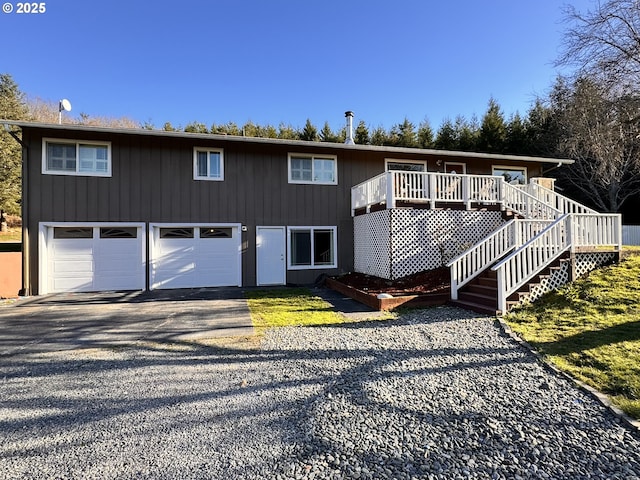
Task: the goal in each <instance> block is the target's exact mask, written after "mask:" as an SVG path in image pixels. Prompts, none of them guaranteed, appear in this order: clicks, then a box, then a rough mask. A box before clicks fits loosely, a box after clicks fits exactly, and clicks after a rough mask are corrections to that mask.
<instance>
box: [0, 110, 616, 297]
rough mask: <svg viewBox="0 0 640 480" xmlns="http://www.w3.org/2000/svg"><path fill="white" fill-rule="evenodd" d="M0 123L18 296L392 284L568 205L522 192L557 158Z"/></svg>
mask: <svg viewBox="0 0 640 480" xmlns="http://www.w3.org/2000/svg"><path fill="white" fill-rule="evenodd" d="M1 123H3V124H4V127H5V128H6V129H9V130H12V131H17V130H21V143H22V146H23V229H24V232H23V239H24V240H23V241H24V248H23V251H24V255H23V257H24V258H23V281H22V282H23V283H22V288H23V291H22V293H23V294H30V295H37V294H46V293H52V292H68V291H103V290H104V291H107V290H143V289H168V288H198V287H215V286H255V285H284V284H310V283H313V282H315V281H316V280H317V279H318V278H319V277H320V276H321V275H323V274H327V275H336V274H340V273H344V272H349V271H353V270H357V271H361V272H364V273H372V274H375V275H378V276H383V277H385V276H386V277H387V278H394V277H397V276H402V275H405V274H408V273H412V272H414V271H418V270H420V269H429V268H434V267H436V266H440V265H443V264H447V263H449V262H450V261H451V260H455V258H456V257H458V256H459V255H460V254H462V253H464V251H465V250H466V249H467V248H469V247H471V246H473V245H475V244H477V243H478V242H480V241H482V240H483V239H486V238H487V237H490V236H491V235H492V234H493V233H494V232H495V231H498V230H500V229H501V228H503V226H504V225H505V224H510V225H512V223H509V222H511V219H509V218H507V216H506V215H507V214H514V215H516V216H518V217H519V218H521V219H522V220H523V221H524V220H526V219H536V220H538V221H539V222H542V221H548V220H550V219H551V218H553V219H557V218H560V216H561V214H559V213H557V212H559V210H557V209H556V208H555V207H556V206H558V205H557V204H558V202H560V203H561V202H570V201H569V200H563V198H564V197H561V196H558V195H556V194H555V193H554V192H553V190H552V189H546V188H544V187H543V186H542V185H541V183H542V181H537V182H538V183H530V180H531V179H535V178H539V177H543V176H544V174H545V173H546V171H547V170H549V169H552V168H556V167H562V165H565V164H567V163H570V161H569V160H562V159H560V160H559V159H551V158H538V157H524V156H514V155H493V154H482V153H469V152H449V151H440V150H421V149H408V148H395V147H380V146H371V145H354V144H351V143H346V144H333V143H318V142H305V141H292V140H279V139H267V138H249V137H236V136H226V135H209V134H192V133H183V132H165V131H158V130H145V129H115V128H103V127H90V126H83V125H56V124H41V123H31V122H13V121H2V122H1ZM529 186H531V187H529ZM538 187H539V188H538ZM527 188H537V190H536V191H535V192H534V191H533V190H531V191H526V189H527ZM517 192H523V195H520V196H518V193H517ZM549 192H551V193H549ZM543 195H546V196H547V197H548V198H544V199H543V198H542V196H543ZM532 199H533V200H532ZM536 199H537V200H536ZM507 200H508V201H507ZM532 202H533V203H532ZM551 203H553V205H554V206H551ZM574 203H575V202H574ZM545 205H547V207H548V208H547V207H545ZM567 205H570V208H574V207H575V205H574V204H569V203H567ZM545 208H547V210H549V211H548V212H547V213H546V214H544V215H542V216H540V211H541V210H545ZM568 208H569V207H568ZM551 210H553V212H551ZM581 211H582V210H581ZM586 211H587V210H585V212H586ZM536 215H537V216H536ZM543 217H544V218H543ZM536 225H537V227H535V228H534V226H530V228H529V230H528V231H529V234H530V235H529V237H530V236H531V235H532V234H533V233H532V232H534V230H535V231H539V230H541V229H542V228H541V226H542V224H541V223H538V224H536ZM545 226H546V224H545ZM518 228H520V226H519V227H518ZM523 228H524V227H523ZM523 228H520V230H523ZM536 229H537V230H536ZM519 235H520V237H519V238H520V240H524V237H523V236H522V235H521V234H519ZM529 237H527V238H529ZM607 241H609V240H607ZM516 243H517V242H516ZM516 243H513V245H511V247H509V248H510V249H513V248H515V247H514V245H516ZM520 243H526V242H524V241H521V242H520ZM505 248H507V247H505ZM505 251H506V250H505ZM485 253H486V252H485ZM485 253H483V254H485ZM502 253H503V254H504V253H505V252H502ZM488 258H489V257H486V258H485V260H486V261H488ZM495 260H497V258H492V261H495ZM465 261H466V260H465ZM473 261H474V262H476V263H477V261H478V260H477V259H475V260H473ZM452 268H457V267H455V266H454V267H452ZM474 269H476V270H477V268H476V267H474ZM466 280H467V279H466V278H464V279H462V280H459V281H458V279H456V280H454V282H457V283H461V282H465V281H466Z"/></svg>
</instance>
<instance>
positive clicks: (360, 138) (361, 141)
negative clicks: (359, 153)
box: [353, 120, 371, 145]
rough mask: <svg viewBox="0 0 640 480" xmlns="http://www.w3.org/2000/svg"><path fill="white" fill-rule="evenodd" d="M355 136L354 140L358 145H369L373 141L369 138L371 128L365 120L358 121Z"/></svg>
mask: <svg viewBox="0 0 640 480" xmlns="http://www.w3.org/2000/svg"><path fill="white" fill-rule="evenodd" d="M353 137H354V138H353V141H354V142H355V143H356V144H358V145H369V143H370V142H371V139H370V138H369V129H368V128H367V126H366V125H365V123H364V121H363V120H360V121H359V122H358V126H357V127H356V131H355V132H354V134H353Z"/></svg>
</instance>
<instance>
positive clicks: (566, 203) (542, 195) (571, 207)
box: [522, 182, 598, 214]
mask: <svg viewBox="0 0 640 480" xmlns="http://www.w3.org/2000/svg"><path fill="white" fill-rule="evenodd" d="M522 188H523V189H524V190H525V191H526V192H527V193H529V194H530V195H533V196H534V197H536V198H538V199H539V200H540V201H541V202H544V203H546V204H547V205H551V206H552V207H554V208H555V209H557V210H560V211H561V212H562V213H593V214H598V212H597V211H595V210H594V209H592V208H589V207H587V206H585V205H582V204H581V203H579V202H576V201H575V200H572V199H570V198H567V197H565V196H564V195H560V194H559V193H558V192H556V191H554V190H550V189H548V188H546V187H543V186H542V185H540V184H539V183H535V182H531V183H529V184H528V185H526V186H525V185H523V186H522Z"/></svg>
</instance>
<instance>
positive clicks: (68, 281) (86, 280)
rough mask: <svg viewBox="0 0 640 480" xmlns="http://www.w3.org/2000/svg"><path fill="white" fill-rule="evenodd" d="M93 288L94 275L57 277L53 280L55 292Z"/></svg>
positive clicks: (89, 289)
mask: <svg viewBox="0 0 640 480" xmlns="http://www.w3.org/2000/svg"><path fill="white" fill-rule="evenodd" d="M92 289H93V276H89V277H77V276H76V277H57V278H55V279H54V280H53V292H90V291H92Z"/></svg>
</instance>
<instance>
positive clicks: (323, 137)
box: [320, 122, 338, 143]
mask: <svg viewBox="0 0 640 480" xmlns="http://www.w3.org/2000/svg"><path fill="white" fill-rule="evenodd" d="M320 141H321V142H332V143H338V135H336V134H335V133H333V131H332V130H331V127H330V126H329V122H324V126H323V127H322V130H320Z"/></svg>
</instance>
